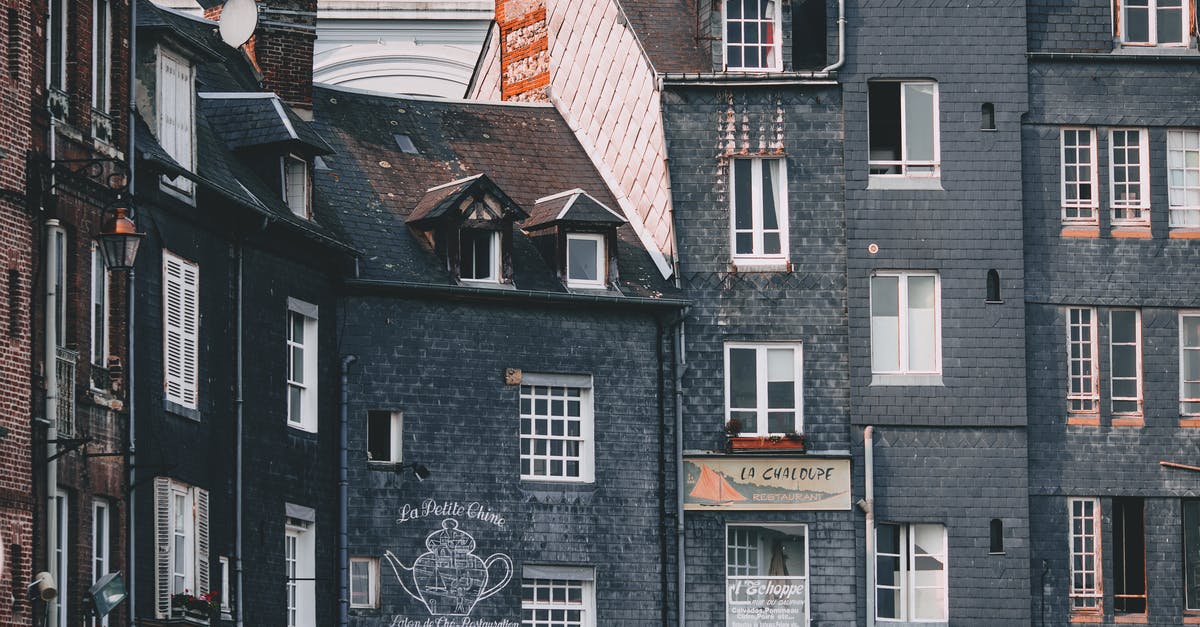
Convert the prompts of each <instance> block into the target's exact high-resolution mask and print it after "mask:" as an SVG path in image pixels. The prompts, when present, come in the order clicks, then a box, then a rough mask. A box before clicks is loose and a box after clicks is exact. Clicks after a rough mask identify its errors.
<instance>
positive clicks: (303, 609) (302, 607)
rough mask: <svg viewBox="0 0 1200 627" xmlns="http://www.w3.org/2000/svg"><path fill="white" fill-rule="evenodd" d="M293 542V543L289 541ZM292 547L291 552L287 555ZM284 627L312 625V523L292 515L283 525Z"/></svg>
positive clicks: (313, 592) (314, 616) (314, 619)
mask: <svg viewBox="0 0 1200 627" xmlns="http://www.w3.org/2000/svg"><path fill="white" fill-rule="evenodd" d="M293 543H294V544H293ZM293 549H294V551H295V552H294V554H289V551H290V550H293ZM284 566H285V571H284V577H285V579H284V588H285V590H286V591H287V592H286V594H287V596H286V601H287V621H286V623H287V627H316V624H317V605H316V581H314V579H313V578H314V577H316V572H317V569H316V525H314V524H313V523H310V522H305V521H300V520H296V519H293V518H288V519H287V524H286V525H285V527H284Z"/></svg>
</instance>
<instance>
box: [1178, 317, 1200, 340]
mask: <svg viewBox="0 0 1200 627" xmlns="http://www.w3.org/2000/svg"><path fill="white" fill-rule="evenodd" d="M1182 324H1183V345H1184V346H1186V347H1198V346H1200V316H1183V318H1182Z"/></svg>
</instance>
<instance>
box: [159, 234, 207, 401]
mask: <svg viewBox="0 0 1200 627" xmlns="http://www.w3.org/2000/svg"><path fill="white" fill-rule="evenodd" d="M199 301H200V267H199V266H197V265H196V264H194V263H192V262H190V261H187V260H185V259H183V258H182V257H178V256H176V255H174V254H171V253H170V252H168V251H163V370H164V373H163V379H164V387H165V388H166V396H167V400H168V401H170V402H172V403H176V404H178V405H181V406H183V407H185V408H188V409H196V407H197V405H196V400H197V390H196V385H197V382H198V377H199V372H198V371H199V366H198V364H199V358H200V355H199V340H200V306H199Z"/></svg>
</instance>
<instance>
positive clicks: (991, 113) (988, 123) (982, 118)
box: [979, 102, 996, 131]
mask: <svg viewBox="0 0 1200 627" xmlns="http://www.w3.org/2000/svg"><path fill="white" fill-rule="evenodd" d="M979 129H980V130H984V131H994V130H996V105H994V104H992V103H990V102H985V103H983V104H982V105H980V107H979Z"/></svg>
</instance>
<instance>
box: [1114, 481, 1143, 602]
mask: <svg viewBox="0 0 1200 627" xmlns="http://www.w3.org/2000/svg"><path fill="white" fill-rule="evenodd" d="M1113 553H1114V555H1113V611H1114V612H1115V613H1117V614H1145V613H1146V511H1145V502H1144V501H1143V500H1142V499H1141V498H1137V497H1114V498H1113Z"/></svg>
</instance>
